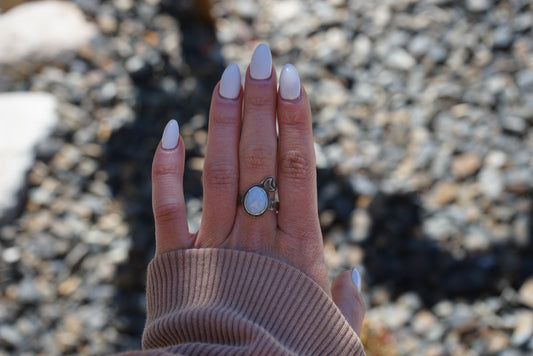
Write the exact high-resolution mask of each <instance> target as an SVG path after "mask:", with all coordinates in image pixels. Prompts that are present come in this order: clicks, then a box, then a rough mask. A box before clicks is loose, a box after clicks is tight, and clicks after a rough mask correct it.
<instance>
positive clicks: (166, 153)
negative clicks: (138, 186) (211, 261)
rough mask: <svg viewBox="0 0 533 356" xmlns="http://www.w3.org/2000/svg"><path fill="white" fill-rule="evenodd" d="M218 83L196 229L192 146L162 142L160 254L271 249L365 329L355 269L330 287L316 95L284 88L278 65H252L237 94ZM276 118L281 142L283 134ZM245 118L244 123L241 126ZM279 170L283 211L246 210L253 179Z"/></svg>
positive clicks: (156, 191) (157, 202) (156, 181)
mask: <svg viewBox="0 0 533 356" xmlns="http://www.w3.org/2000/svg"><path fill="white" fill-rule="evenodd" d="M219 86H220V83H219V84H217V86H216V87H215V88H214V90H213V96H212V100H211V108H210V115H209V134H208V142H207V151H206V157H205V165H204V172H203V187H204V202H203V207H204V208H203V215H202V222H201V226H200V229H199V231H198V232H197V233H194V234H191V233H190V232H189V228H188V226H187V215H186V210H185V201H184V197H183V184H182V183H183V169H184V162H185V150H184V145H183V142H182V140H181V138H180V139H179V141H178V145H177V147H176V148H174V149H171V150H167V149H163V148H162V147H161V144H160V145H159V146H158V148H157V151H156V153H155V156H154V161H153V166H152V184H153V190H152V191H153V196H152V199H153V210H154V217H155V225H156V255H159V254H162V253H165V252H169V251H173V250H178V249H189V248H228V249H235V250H243V251H249V252H254V253H258V254H262V255H265V256H269V257H272V258H275V259H278V260H281V261H283V262H285V263H287V264H289V265H292V266H294V267H296V268H298V269H299V270H301V271H302V272H303V273H305V274H306V275H307V276H309V277H310V278H312V279H313V280H314V281H315V282H316V283H317V284H318V285H319V286H320V287H321V288H322V289H324V291H325V292H326V293H327V294H328V295H330V296H331V297H332V299H333V301H334V302H335V303H336V304H337V306H338V307H339V309H340V310H341V312H342V313H343V315H344V316H345V318H346V319H347V321H348V322H349V324H350V325H351V326H352V328H353V329H354V330H355V331H356V332H357V333H359V332H360V330H361V325H362V321H363V317H364V313H365V309H364V303H363V300H362V298H361V295H360V293H359V291H358V290H357V288H356V287H355V285H354V284H353V282H352V280H351V277H350V272H349V271H346V272H343V273H341V274H340V275H339V276H338V277H337V278H336V279H335V281H334V282H333V284H332V285H331V286H330V283H329V280H328V276H327V269H326V264H325V261H324V253H323V238H322V232H321V230H320V224H319V220H318V209H317V189H316V169H315V166H316V165H315V153H314V146H313V133H312V120H311V111H310V105H309V100H308V97H307V94H306V92H305V90H304V89H303V87H301V89H300V96H299V97H298V98H296V99H294V100H285V99H283V98H282V97H281V96H280V95H279V93H278V91H277V80H276V72H275V70H274V68H272V74H271V76H270V78H268V79H264V80H256V79H254V78H252V77H251V76H250V70H249V69H248V70H247V73H246V79H245V86H244V89H243V88H241V91H240V94H239V96H238V97H237V98H236V99H227V98H224V97H222V96H221V95H220V94H219ZM276 119H277V124H278V127H279V141H278V139H277V134H276ZM241 123H242V125H241ZM274 174H275V183H276V184H277V186H278V194H279V201H280V207H279V213H278V214H275V213H273V212H267V213H265V215H263V216H261V217H251V216H249V215H247V214H246V213H245V212H244V210H243V208H242V207H241V206H239V205H238V204H236V203H235V204H232V202H237V201H238V197H239V196H240V195H241V194H242V193H244V192H245V191H246V189H248V188H249V187H250V186H252V185H254V184H258V183H259V182H261V181H262V180H263V179H264V178H265V177H268V176H272V175H274Z"/></svg>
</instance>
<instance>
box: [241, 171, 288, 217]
mask: <svg viewBox="0 0 533 356" xmlns="http://www.w3.org/2000/svg"><path fill="white" fill-rule="evenodd" d="M277 192H278V188H277V187H276V185H275V184H274V178H272V177H267V178H265V179H263V180H262V181H261V183H259V184H256V185H252V186H251V187H250V188H248V189H247V190H246V192H244V194H243V195H242V197H241V199H240V204H241V205H242V207H243V208H244V211H245V212H246V214H248V215H250V216H254V217H258V216H261V215H263V214H264V213H266V212H267V211H273V212H275V213H277V212H278V209H279V201H278V200H277ZM272 195H273V196H274V198H272Z"/></svg>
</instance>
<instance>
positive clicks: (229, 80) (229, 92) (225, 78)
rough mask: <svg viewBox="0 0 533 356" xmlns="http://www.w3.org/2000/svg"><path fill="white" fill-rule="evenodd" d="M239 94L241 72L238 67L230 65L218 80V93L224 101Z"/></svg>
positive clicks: (233, 64)
mask: <svg viewBox="0 0 533 356" xmlns="http://www.w3.org/2000/svg"><path fill="white" fill-rule="evenodd" d="M240 92H241V71H240V70H239V66H238V65H237V64H235V63H231V64H230V65H229V66H228V67H227V68H226V70H225V71H224V73H222V78H221V79H220V88H219V93H220V95H221V96H222V97H224V98H226V99H235V98H237V97H238V96H239V93H240Z"/></svg>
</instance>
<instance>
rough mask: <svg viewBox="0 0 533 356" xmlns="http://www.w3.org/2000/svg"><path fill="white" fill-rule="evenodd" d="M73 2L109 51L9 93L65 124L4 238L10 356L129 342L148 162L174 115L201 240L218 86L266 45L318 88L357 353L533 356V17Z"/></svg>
mask: <svg viewBox="0 0 533 356" xmlns="http://www.w3.org/2000/svg"><path fill="white" fill-rule="evenodd" d="M73 2H74V3H76V4H77V5H78V6H79V7H80V8H81V9H82V11H83V12H84V14H85V16H86V18H87V19H88V20H90V21H92V22H94V23H95V24H97V26H98V28H99V31H100V33H101V35H100V36H99V38H98V39H97V40H95V41H93V43H92V44H91V45H90V46H84V47H83V48H82V49H80V50H79V51H78V52H77V53H76V54H74V55H73V56H69V57H65V58H63V59H58V60H56V61H53V62H49V63H46V64H44V65H40V66H38V67H35V68H32V69H31V70H26V71H22V72H21V73H19V75H17V77H16V78H11V79H9V80H7V79H3V80H0V92H7V91H15V90H18V91H46V92H49V93H52V94H53V95H54V96H56V98H57V99H58V100H59V115H60V117H59V124H58V126H57V128H56V129H55V131H54V133H53V134H52V136H51V137H50V138H49V139H47V140H46V141H44V142H42V143H41V144H40V145H39V146H38V148H37V158H36V162H35V164H34V166H33V168H32V170H31V171H30V172H29V174H28V189H27V193H26V195H25V202H24V205H23V209H22V211H20V213H19V215H18V217H17V218H16V219H14V220H13V221H10V222H7V223H4V224H3V225H2V226H1V227H0V246H1V257H2V258H1V259H0V278H1V283H0V291H1V294H0V298H1V299H0V301H1V302H0V355H11V354H18V355H33V354H38V353H41V354H47V355H59V354H65V355H74V354H85V355H101V354H108V353H111V352H115V351H121V350H127V349H132V348H138V347H139V345H140V334H141V332H142V328H143V324H144V304H145V299H144V298H145V297H144V284H145V281H144V278H145V277H144V275H145V272H144V271H145V267H146V264H147V263H148V261H149V260H150V258H151V256H152V254H153V220H152V214H151V205H150V204H151V203H150V194H151V191H150V165H151V157H152V154H153V152H154V149H155V147H156V145H157V143H158V141H159V138H160V135H161V132H162V129H163V127H164V124H165V123H166V122H167V121H168V120H169V119H170V118H176V119H178V121H179V122H180V128H181V133H182V135H183V139H184V142H185V145H186V149H187V162H186V173H185V174H186V176H185V191H186V198H187V205H188V213H189V220H190V226H191V227H192V228H194V227H197V226H198V223H199V216H200V213H201V185H200V177H201V174H202V172H201V170H202V164H203V155H204V144H205V141H206V134H207V131H206V128H207V114H208V113H207V109H208V106H209V100H210V95H211V91H212V89H213V87H214V85H215V84H216V82H217V81H218V79H219V76H220V74H221V73H222V70H223V69H224V67H225V65H227V64H228V63H230V62H236V63H237V64H239V66H240V68H241V70H242V71H243V72H244V71H245V69H246V66H247V64H248V62H249V59H250V56H251V53H252V51H253V49H254V48H255V47H256V46H257V44H259V43H267V44H268V45H269V46H270V47H271V49H272V53H273V59H274V64H275V66H276V68H277V69H278V72H279V69H280V68H281V67H282V66H283V64H285V63H287V62H290V63H293V64H294V65H295V66H296V68H297V69H298V71H299V73H300V76H301V79H302V83H303V85H304V86H305V87H306V90H307V91H308V93H309V96H310V99H311V102H312V110H313V120H314V132H315V141H316V146H315V147H316V153H317V165H318V177H319V182H318V184H319V209H320V212H319V213H320V220H321V224H322V227H323V230H324V242H325V251H326V257H327V263H328V267H329V270H330V272H331V276H334V275H336V274H337V273H338V272H339V271H341V270H344V269H347V268H351V267H353V266H358V267H359V268H360V270H361V271H362V274H363V280H364V296H365V299H366V303H367V308H368V312H367V319H366V324H365V328H364V333H363V339H364V341H365V343H366V347H367V350H368V352H367V354H368V355H394V354H399V355H505V356H511V355H527V354H531V353H533V236H532V234H533V233H532V229H531V228H532V221H533V220H532V219H533V215H532V214H533V213H532V203H533V202H532V194H531V193H532V183H531V182H533V179H532V177H533V162H532V160H533V158H532V157H533V130H532V129H531V128H532V125H533V36H532V32H533V5H532V4H531V2H529V1H527V0H509V1H491V0H465V1H453V0H420V1H415V0H396V1H392V0H390V1H389V0H375V1H356V0H353V1H348V0H347V1H343V0H328V1H319V0H310V1H299V0H284V1H282V0H275V1H273V0H258V1H256V2H250V1H246V0H227V1H222V0H219V1H215V2H214V4H213V6H212V8H211V10H206V9H203V8H202V7H200V8H195V7H194V6H192V4H193V3H194V2H193V1H192V0H188V1H179V2H176V1H170V0H169V1H165V0H142V1H141V0H139V1H133V0H114V1H104V0H101V1H100V0H75V1H73ZM209 11H210V12H211V15H212V17H211V18H210V16H208V14H209ZM0 115H1V113H0Z"/></svg>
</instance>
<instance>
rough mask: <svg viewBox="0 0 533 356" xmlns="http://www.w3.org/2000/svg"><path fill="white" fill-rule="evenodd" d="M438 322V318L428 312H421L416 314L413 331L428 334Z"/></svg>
mask: <svg viewBox="0 0 533 356" xmlns="http://www.w3.org/2000/svg"><path fill="white" fill-rule="evenodd" d="M436 322H437V318H436V317H435V316H434V315H433V313H431V312H430V311H428V310H421V311H419V312H418V313H416V314H415V316H414V318H413V321H412V322H411V323H412V326H413V330H414V331H415V332H416V333H418V334H420V335H423V334H425V333H427V332H428V331H429V330H430V329H431V328H432V327H433V326H434V325H435V323H436Z"/></svg>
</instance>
